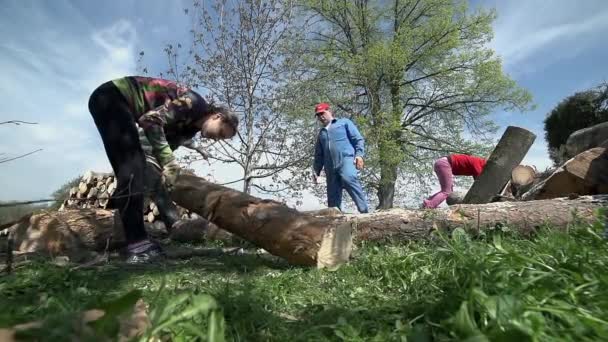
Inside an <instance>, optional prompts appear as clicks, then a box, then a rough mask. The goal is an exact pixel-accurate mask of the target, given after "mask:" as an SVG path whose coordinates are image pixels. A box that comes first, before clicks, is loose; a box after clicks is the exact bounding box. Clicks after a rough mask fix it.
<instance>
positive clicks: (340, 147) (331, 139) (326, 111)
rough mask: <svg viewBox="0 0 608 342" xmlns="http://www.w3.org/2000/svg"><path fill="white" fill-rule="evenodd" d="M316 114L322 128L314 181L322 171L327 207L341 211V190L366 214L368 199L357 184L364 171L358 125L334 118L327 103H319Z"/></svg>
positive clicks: (317, 147)
mask: <svg viewBox="0 0 608 342" xmlns="http://www.w3.org/2000/svg"><path fill="white" fill-rule="evenodd" d="M315 115H316V116H317V119H318V120H319V122H321V124H322V125H323V126H324V127H323V128H321V131H320V132H319V136H318V137H317V143H316V145H315V161H314V172H315V174H314V175H313V181H314V182H315V184H316V183H317V177H319V175H320V174H321V170H322V169H323V168H325V175H326V179H327V205H328V206H329V207H337V208H338V209H340V210H342V207H341V205H342V189H346V192H348V194H349V195H350V197H351V198H352V199H353V201H354V202H355V204H356V205H357V209H358V210H359V212H360V213H367V212H368V207H367V198H366V196H365V193H364V192H363V187H362V186H361V183H360V182H359V177H358V170H361V169H363V153H364V140H363V137H362V136H361V133H359V130H358V129H357V126H355V124H354V123H353V122H352V121H350V120H349V119H336V118H334V115H333V113H332V112H331V110H330V107H329V104H327V103H319V104H318V105H317V106H316V107H315Z"/></svg>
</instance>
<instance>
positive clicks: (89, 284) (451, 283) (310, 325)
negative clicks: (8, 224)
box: [0, 223, 608, 342]
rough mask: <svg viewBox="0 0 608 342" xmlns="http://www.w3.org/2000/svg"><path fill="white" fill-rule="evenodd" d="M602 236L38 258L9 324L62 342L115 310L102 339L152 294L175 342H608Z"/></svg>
mask: <svg viewBox="0 0 608 342" xmlns="http://www.w3.org/2000/svg"><path fill="white" fill-rule="evenodd" d="M602 230H603V227H602V225H601V224H599V223H597V224H596V225H594V226H587V225H579V226H576V227H571V229H570V231H569V232H565V233H556V232H552V231H551V229H550V227H545V228H543V229H541V230H540V231H539V233H538V235H537V236H535V237H534V238H533V239H521V238H518V237H517V236H515V235H514V234H513V233H512V232H511V231H510V230H509V228H508V227H503V229H502V230H500V231H494V232H490V233H487V234H486V235H483V236H481V237H479V238H475V239H471V238H470V237H469V236H468V235H466V233H464V231H461V230H459V229H457V230H456V231H455V232H454V234H452V236H451V237H446V236H441V235H438V236H437V238H436V239H435V240H434V241H432V242H424V243H412V244H408V245H386V246H380V245H365V246H360V247H359V248H358V249H357V250H356V253H355V255H354V258H353V260H352V261H351V262H350V263H349V264H347V265H346V266H343V267H341V268H340V269H338V270H337V271H334V272H330V271H320V270H316V269H304V268H296V267H291V266H289V265H286V264H284V263H282V262H280V261H273V260H269V259H267V258H263V257H260V256H258V255H255V254H253V255H220V256H215V257H193V258H190V259H186V260H170V261H166V262H163V263H159V264H155V265H148V266H145V267H141V266H140V267H126V266H125V265H123V264H121V263H120V262H118V261H116V262H114V261H113V262H110V263H108V264H106V265H103V266H99V267H95V268H89V269H71V268H70V267H68V266H58V265H55V264H53V263H49V262H45V261H40V260H35V259H33V260H31V261H29V262H27V263H24V264H21V265H17V267H16V269H15V270H14V271H13V272H12V273H11V274H10V275H2V276H0V293H1V294H2V295H1V296H0V308H2V310H1V311H0V325H1V326H3V327H8V326H11V325H14V324H17V323H24V322H27V321H31V320H37V319H44V318H46V319H47V324H46V325H44V326H43V327H42V328H41V329H40V330H37V331H33V332H31V333H30V335H32V336H38V338H40V339H41V340H57V339H58V338H59V337H63V338H65V337H66V336H67V335H68V334H69V333H70V330H73V329H74V324H72V323H70V322H72V321H73V313H74V312H77V311H79V310H84V309H89V308H95V307H103V308H106V310H107V312H108V315H106V316H107V319H105V320H103V324H102V323H99V324H96V325H95V326H94V329H95V335H96V338H98V339H101V338H102V337H103V335H104V334H106V335H112V334H114V333H115V330H114V329H116V322H117V320H118V318H117V317H118V314H119V313H120V311H121V310H122V309H125V308H128V307H130V305H131V304H132V303H133V301H134V300H135V299H137V298H139V297H140V296H141V297H143V299H144V300H145V302H146V303H148V304H149V305H150V319H151V320H152V328H151V329H149V330H148V333H149V334H154V335H156V336H164V337H170V338H171V339H172V340H174V341H180V340H184V341H185V340H192V338H193V337H194V336H199V337H200V340H208V339H216V340H219V339H220V338H219V337H220V336H221V335H224V336H225V339H226V340H228V341H326V340H327V341H340V340H345V341H449V340H459V341H518V342H523V341H600V340H604V341H606V340H608V245H607V244H608V242H607V241H606V240H605V239H604V238H603V236H602V234H603V233H602ZM132 290H135V291H132ZM89 338H90V339H87V340H94V339H93V338H92V337H90V336H89Z"/></svg>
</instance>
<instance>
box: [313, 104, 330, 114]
mask: <svg viewBox="0 0 608 342" xmlns="http://www.w3.org/2000/svg"><path fill="white" fill-rule="evenodd" d="M329 108H330V107H329V103H326V102H321V103H319V104H318V105H316V106H315V114H316V113H320V112H324V111H326V110H329Z"/></svg>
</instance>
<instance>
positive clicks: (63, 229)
mask: <svg viewBox="0 0 608 342" xmlns="http://www.w3.org/2000/svg"><path fill="white" fill-rule="evenodd" d="M8 232H9V233H10V236H11V237H12V239H13V246H14V249H15V251H17V252H21V253H44V254H50V255H54V256H56V255H69V256H75V255H80V254H81V253H82V252H85V251H103V250H105V249H106V248H115V247H118V246H121V245H123V244H124V241H125V239H124V233H123V230H122V224H121V223H120V220H116V219H115V215H114V212H113V211H110V210H103V209H66V210H62V211H56V212H55V211H46V212H42V213H39V214H34V215H26V216H24V217H23V218H21V219H20V220H19V221H18V222H17V223H15V224H14V225H13V226H11V227H10V228H8Z"/></svg>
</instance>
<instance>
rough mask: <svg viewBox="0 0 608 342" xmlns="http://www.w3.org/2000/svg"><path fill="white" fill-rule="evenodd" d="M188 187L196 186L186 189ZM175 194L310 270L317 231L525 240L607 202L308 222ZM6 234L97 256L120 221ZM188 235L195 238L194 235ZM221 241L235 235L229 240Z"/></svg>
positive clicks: (39, 217) (193, 192)
mask: <svg viewBox="0 0 608 342" xmlns="http://www.w3.org/2000/svg"><path fill="white" fill-rule="evenodd" d="M192 186H195V187H196V188H191V187H192ZM199 187H202V190H199V189H198V188H199ZM176 191H177V193H176V199H177V200H180V201H181V200H182V199H184V202H188V203H191V204H192V208H193V209H197V210H198V211H200V212H201V213H205V214H207V216H208V217H210V218H211V219H212V220H213V221H215V222H217V223H219V224H222V223H223V224H224V225H225V227H226V230H228V229H232V231H233V233H235V235H239V236H241V237H242V238H245V239H246V240H249V241H250V242H253V243H255V244H257V245H258V246H259V247H262V248H264V249H266V250H267V251H269V252H270V253H272V254H275V255H277V256H282V257H285V258H287V260H288V261H290V262H292V263H295V264H304V265H310V264H315V263H314V262H312V261H310V260H313V259H314V257H315V256H317V255H315V254H314V253H312V252H308V254H306V253H307V252H306V251H307V250H308V251H310V250H312V251H315V250H316V251H317V253H318V254H320V255H321V256H324V255H325V254H323V253H325V249H324V248H323V243H322V242H321V245H322V246H321V248H319V246H318V242H317V241H315V242H314V243H311V240H312V239H314V238H316V236H317V235H316V234H315V232H316V231H318V230H321V231H326V230H329V231H331V230H332V229H338V228H339V227H349V228H350V227H352V228H353V231H354V233H353V235H352V238H353V242H354V243H357V244H358V243H360V242H362V241H376V242H387V241H413V240H421V239H426V238H428V237H429V236H430V234H431V233H432V232H433V231H435V230H445V231H448V232H449V231H451V230H453V229H455V228H457V227H463V228H465V229H466V230H468V231H471V232H473V233H476V232H478V231H480V230H486V229H493V228H495V227H497V226H501V225H502V226H507V227H509V228H510V229H513V230H515V231H518V232H520V233H522V234H523V235H524V236H525V235H530V234H532V233H533V232H534V231H535V230H536V229H537V228H538V227H540V226H544V225H547V226H548V227H551V228H552V229H558V230H565V229H567V228H568V227H569V226H570V225H571V224H572V223H575V222H587V223H592V222H594V221H595V220H596V219H597V218H596V216H595V211H596V210H597V209H598V208H600V207H601V206H605V205H606V204H608V195H597V196H582V197H579V198H576V199H572V200H570V199H567V198H559V199H552V200H539V201H530V202H496V203H489V204H478V205H475V204H459V205H453V206H451V207H449V208H442V209H432V210H428V209H427V210H424V209H409V210H407V209H391V210H387V211H381V212H376V213H372V214H363V215H341V216H316V217H313V215H314V214H312V213H311V214H303V213H299V212H297V211H295V210H293V209H290V208H287V207H286V206H284V205H282V204H279V203H276V202H272V201H263V200H259V199H256V198H253V197H251V196H248V195H244V194H242V193H240V192H238V191H234V190H229V189H225V188H223V187H221V186H218V185H214V184H210V183H207V182H204V181H202V182H201V180H200V179H198V178H196V177H191V178H190V179H184V177H183V176H182V177H180V180H179V182H178V189H177V190H176ZM201 192H208V195H201ZM320 214H321V215H322V214H323V213H320ZM8 229H9V231H10V234H11V236H12V237H13V239H14V241H15V250H16V251H19V252H43V253H47V254H51V255H54V256H56V255H69V256H70V257H71V256H72V255H78V254H79V253H82V252H83V251H88V250H95V251H103V250H105V248H106V246H107V243H108V239H110V245H109V247H110V248H114V247H118V246H121V245H123V244H124V236H123V231H122V227H121V225H120V220H115V219H114V211H111V210H103V209H95V210H92V209H68V210H64V211H61V212H45V213H42V214H36V215H30V216H26V217H24V218H22V219H21V220H19V221H18V222H17V223H16V224H14V225H13V226H11V227H10V228H8ZM342 229H344V228H342ZM201 230H204V228H201ZM222 232H223V231H221V230H218V229H217V228H216V229H215V231H213V232H211V231H210V232H207V231H204V232H203V234H204V238H208V237H209V235H210V234H211V235H214V234H218V233H219V234H220V235H222V234H223V233H222ZM191 233H192V232H191ZM348 233H350V231H349V232H348ZM224 235H226V234H224ZM191 236H193V237H194V238H196V240H199V239H200V236H199V235H198V234H196V232H194V234H192V235H191ZM227 238H228V239H231V238H234V237H232V236H230V235H227ZM185 239H188V238H187V237H185ZM299 246H304V247H299ZM325 248H327V245H325ZM330 250H331V249H330ZM291 255H296V256H299V258H303V259H304V260H305V261H307V262H301V261H300V259H299V258H294V257H291ZM343 261H345V260H343Z"/></svg>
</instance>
